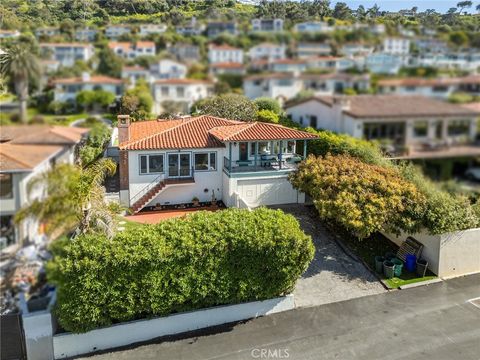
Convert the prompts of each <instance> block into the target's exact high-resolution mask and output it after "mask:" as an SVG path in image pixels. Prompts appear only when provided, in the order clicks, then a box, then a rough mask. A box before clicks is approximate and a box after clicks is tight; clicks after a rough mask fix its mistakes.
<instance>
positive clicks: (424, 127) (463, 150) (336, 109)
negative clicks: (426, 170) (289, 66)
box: [286, 95, 480, 158]
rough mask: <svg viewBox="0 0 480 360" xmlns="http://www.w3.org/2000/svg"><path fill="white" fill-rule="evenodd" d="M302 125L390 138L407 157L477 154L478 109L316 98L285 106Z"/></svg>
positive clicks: (409, 99) (389, 98)
mask: <svg viewBox="0 0 480 360" xmlns="http://www.w3.org/2000/svg"><path fill="white" fill-rule="evenodd" d="M286 111H287V114H288V115H289V116H290V117H291V119H292V120H293V121H295V122H298V123H299V124H302V125H303V126H311V127H314V128H317V129H325V130H330V131H334V132H338V133H345V134H348V135H351V136H354V137H357V138H364V139H367V140H389V141H391V143H392V145H393V146H394V147H395V148H396V149H397V151H401V152H402V153H403V152H405V151H406V155H407V156H409V157H410V158H429V157H431V158H436V157H442V156H443V157H455V156H457V157H461V156H472V155H476V156H479V155H480V147H479V146H475V145H474V143H473V142H474V140H475V136H476V132H477V118H478V116H479V115H480V112H479V111H475V110H471V109H468V108H465V107H462V106H459V105H456V104H451V103H447V102H444V101H440V100H435V99H432V98H428V97H424V96H419V95H416V96H406V95H402V96H395V95H357V96H334V97H332V96H320V97H318V96H317V97H313V98H309V99H305V100H302V101H299V102H296V103H295V102H293V103H291V104H288V105H287V107H286Z"/></svg>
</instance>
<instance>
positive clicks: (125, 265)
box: [47, 208, 314, 332]
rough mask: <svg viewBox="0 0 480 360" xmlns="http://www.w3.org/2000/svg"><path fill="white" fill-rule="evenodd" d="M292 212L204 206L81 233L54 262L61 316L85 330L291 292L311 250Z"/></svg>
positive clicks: (65, 323)
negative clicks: (156, 220) (109, 231)
mask: <svg viewBox="0 0 480 360" xmlns="http://www.w3.org/2000/svg"><path fill="white" fill-rule="evenodd" d="M313 253H314V247H313V244H312V241H311V238H310V237H309V236H307V235H305V234H304V233H303V232H302V231H301V230H300V227H299V224H298V222H297V221H296V220H295V218H293V217H292V216H291V215H287V214H284V213H283V212H282V211H279V210H270V209H265V208H260V209H256V210H254V211H252V212H249V211H246V210H240V209H228V210H224V211H219V212H215V213H211V212H198V213H195V214H192V215H190V216H188V217H186V218H185V219H173V220H169V221H164V222H161V223H160V224H157V225H145V226H141V227H136V228H135V230H134V231H129V230H128V229H127V230H125V231H124V232H121V233H118V234H117V235H116V236H115V237H114V238H113V239H111V240H108V239H107V238H106V237H105V236H103V235H98V234H97V235H82V236H79V237H77V238H76V239H75V240H73V241H71V242H70V243H68V244H67V245H66V246H64V247H63V248H62V249H61V251H60V252H59V253H58V254H55V257H54V260H53V261H52V262H50V263H49V264H48V267H47V275H48V277H49V280H50V281H53V283H55V284H56V286H57V294H58V300H57V308H56V313H57V315H58V320H59V322H60V324H61V325H62V326H63V328H64V329H66V330H69V331H74V332H83V331H88V330H91V329H94V328H96V327H99V326H107V325H111V324H112V323H115V322H120V321H129V320H134V319H138V318H145V317H150V316H163V315H168V314H171V313H174V312H179V311H187V310H193V309H199V308H204V307H210V306H216V305H222V304H233V303H240V302H245V301H253V300H262V299H268V298H272V297H275V296H280V295H283V294H286V293H289V292H291V291H292V290H293V288H294V286H295V282H296V280H297V278H298V277H299V276H300V275H301V274H302V273H303V272H304V271H305V270H306V268H307V266H308V264H309V262H310V261H311V260H312V258H313Z"/></svg>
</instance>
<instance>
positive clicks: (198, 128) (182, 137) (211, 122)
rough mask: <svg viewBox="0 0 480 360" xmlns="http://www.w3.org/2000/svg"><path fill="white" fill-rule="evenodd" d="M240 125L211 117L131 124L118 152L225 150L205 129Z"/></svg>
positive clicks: (236, 122)
mask: <svg viewBox="0 0 480 360" xmlns="http://www.w3.org/2000/svg"><path fill="white" fill-rule="evenodd" d="M232 124H239V122H238V121H233V120H227V119H221V118H217V117H213V116H207V115H203V116H198V117H192V118H186V119H179V120H157V121H139V122H135V123H133V124H131V125H130V129H129V130H130V140H129V141H128V142H126V143H122V144H120V145H119V148H120V149H128V150H150V149H195V148H219V147H224V146H225V145H224V144H222V143H221V142H220V141H219V140H217V139H216V138H214V137H213V136H210V134H209V133H208V130H210V129H212V128H214V127H217V126H225V125H232Z"/></svg>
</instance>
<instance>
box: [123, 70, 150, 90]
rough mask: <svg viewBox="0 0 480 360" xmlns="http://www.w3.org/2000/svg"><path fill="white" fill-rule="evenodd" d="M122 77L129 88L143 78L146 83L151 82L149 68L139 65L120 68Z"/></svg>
mask: <svg viewBox="0 0 480 360" xmlns="http://www.w3.org/2000/svg"><path fill="white" fill-rule="evenodd" d="M121 76H122V79H124V80H125V82H126V85H127V86H128V87H129V88H132V87H134V86H135V85H136V84H137V82H138V81H139V80H145V82H147V83H148V84H151V83H152V82H153V78H152V75H151V73H150V70H149V69H147V68H145V67H143V66H139V65H134V66H124V67H123V68H122V75H121Z"/></svg>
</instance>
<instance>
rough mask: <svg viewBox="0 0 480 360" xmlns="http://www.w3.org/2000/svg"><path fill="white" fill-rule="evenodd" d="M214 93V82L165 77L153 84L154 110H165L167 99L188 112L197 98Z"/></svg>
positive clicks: (160, 111)
mask: <svg viewBox="0 0 480 360" xmlns="http://www.w3.org/2000/svg"><path fill="white" fill-rule="evenodd" d="M212 94H213V82H211V81H206V80H195V79H164V80H157V81H155V83H154V84H153V98H154V108H153V112H155V113H157V114H161V113H162V112H164V105H163V103H164V102H165V101H168V102H174V103H176V104H178V105H179V107H180V108H181V111H182V112H183V113H188V112H189V111H190V107H191V106H192V104H193V103H194V102H196V101H197V100H201V99H204V98H206V97H208V96H210V95H212Z"/></svg>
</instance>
